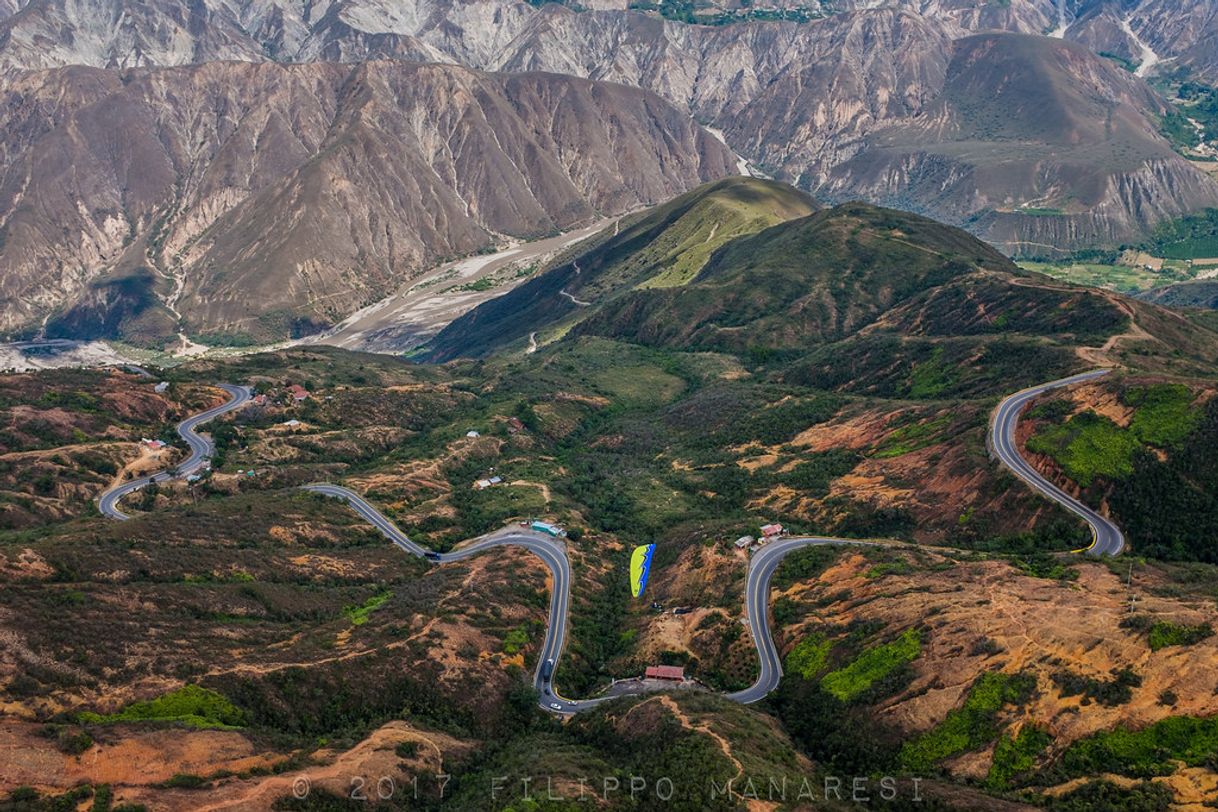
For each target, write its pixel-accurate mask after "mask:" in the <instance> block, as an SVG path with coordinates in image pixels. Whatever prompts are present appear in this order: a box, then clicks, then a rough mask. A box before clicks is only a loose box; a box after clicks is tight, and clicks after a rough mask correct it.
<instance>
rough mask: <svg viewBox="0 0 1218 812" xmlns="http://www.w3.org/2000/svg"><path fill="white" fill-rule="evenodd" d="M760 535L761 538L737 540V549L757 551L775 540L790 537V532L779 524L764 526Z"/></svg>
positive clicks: (750, 537) (744, 537) (752, 537)
mask: <svg viewBox="0 0 1218 812" xmlns="http://www.w3.org/2000/svg"><path fill="white" fill-rule="evenodd" d="M760 533H761V534H760V535H759V536H741V537H740V538H738V539H736V549H737V550H756V549H757V548H758V547H764V546H765V545H767V544H769V543H770V542H771V541H774V540H775V539H779V538H783V537H784V536H788V535H790V531H788V530H787V528H785V527H783V526H782V525H781V524H778V523H777V522H774V523H771V524H763V525H762V526H761V530H760Z"/></svg>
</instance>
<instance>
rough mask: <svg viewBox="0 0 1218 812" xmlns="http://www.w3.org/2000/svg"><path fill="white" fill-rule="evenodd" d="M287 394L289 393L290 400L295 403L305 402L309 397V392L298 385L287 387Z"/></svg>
mask: <svg viewBox="0 0 1218 812" xmlns="http://www.w3.org/2000/svg"><path fill="white" fill-rule="evenodd" d="M288 392H289V393H291V395H292V400H294V401H296V402H297V403H300V402H301V401H302V400H306V399H307V398H308V397H309V390H307V389H305V388H304V387H303V386H301V385H300V384H298V383H294V384H292V385H291V386H289V387H288Z"/></svg>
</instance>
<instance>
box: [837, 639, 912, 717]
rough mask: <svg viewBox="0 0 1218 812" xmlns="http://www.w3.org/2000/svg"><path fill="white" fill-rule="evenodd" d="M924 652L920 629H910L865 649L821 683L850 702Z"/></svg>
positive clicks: (840, 698)
mask: <svg viewBox="0 0 1218 812" xmlns="http://www.w3.org/2000/svg"><path fill="white" fill-rule="evenodd" d="M921 653H922V634H921V633H920V632H919V631H918V630H917V629H907V630H906V631H905V632H904V633H903V634H902V635H901V636H900V637H898V638H897V639H896V640H893V641H892V642H891V643H885V644H884V645H882V646H878V647H876V648H873V649H869V650H867V651H864V652H863V653H862V654H860V655H859V656H858V657H856V658H855V659H854V661H853V662H851V663H850V664H849V665H847V666H846V667H845V668H839V669H838V670H836V671H831V672H829V673H828V674H826V675H825V677H824V679H822V680H821V685H823V686H824V688H825V690H826V691H828V692H829V693H830V694H832V695H833V696H835V697H837V698H838V699H839V700H841V701H842V702H850V701H852V700H854V699H857V698H858V697H859V696H861V695H862V694H863V693H864V692H866V691H867V690H868V689H869V688H870V687H871V686H872V685H873V684H875V683H876V682H878V681H880V680H882V679H884V678H885V677H887V676H889V675H890V674H892V673H893V672H895V671H897V670H898V669H900V668H901V667H902V666H905V665H907V664H909V663H911V662H913V661H914V660H916V659H917V658H918V655H920V654H921Z"/></svg>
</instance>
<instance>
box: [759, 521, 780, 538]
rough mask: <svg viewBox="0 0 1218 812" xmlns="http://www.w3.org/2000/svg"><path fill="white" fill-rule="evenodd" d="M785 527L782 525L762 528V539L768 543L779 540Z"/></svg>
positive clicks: (763, 526) (769, 525)
mask: <svg viewBox="0 0 1218 812" xmlns="http://www.w3.org/2000/svg"><path fill="white" fill-rule="evenodd" d="M783 532H784V530H783V526H782V525H781V524H777V523H775V524H766V525H762V527H761V537H762V538H763V539H765V540H766V541H769V540H770V539H775V538H778V537H779V536H781V535H782V534H783Z"/></svg>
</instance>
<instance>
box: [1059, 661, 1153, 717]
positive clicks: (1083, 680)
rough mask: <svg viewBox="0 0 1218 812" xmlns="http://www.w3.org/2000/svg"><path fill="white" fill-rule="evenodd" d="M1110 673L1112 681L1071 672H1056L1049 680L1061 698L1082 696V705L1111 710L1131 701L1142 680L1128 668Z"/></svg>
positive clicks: (1113, 670)
mask: <svg viewBox="0 0 1218 812" xmlns="http://www.w3.org/2000/svg"><path fill="white" fill-rule="evenodd" d="M1111 673H1112V679H1109V680H1100V679H1095V678H1094V677H1084V676H1082V675H1080V674H1076V673H1074V672H1073V671H1058V672H1056V673H1054V674H1053V675H1052V676H1051V679H1052V680H1053V682H1054V683H1056V684H1057V687H1058V688H1059V689H1060V691H1061V695H1062V696H1063V697H1067V696H1082V697H1083V704H1087V703H1089V702H1092V701H1094V702H1099V703H1100V704H1101V705H1104V706H1106V707H1109V708H1112V707H1116V706H1117V705H1124V704H1125V703H1126V702H1128V701H1129V700H1130V699H1132V698H1133V689H1134V688H1137V687H1139V686H1140V685H1141V684H1142V678H1141V677H1139V676H1138V675H1137V674H1136V673H1135V672H1134V671H1133V670H1132V669H1130V668H1121V669H1116V668H1114V669H1112V672H1111Z"/></svg>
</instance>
